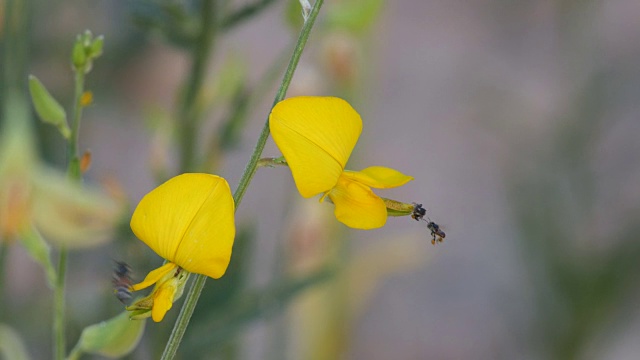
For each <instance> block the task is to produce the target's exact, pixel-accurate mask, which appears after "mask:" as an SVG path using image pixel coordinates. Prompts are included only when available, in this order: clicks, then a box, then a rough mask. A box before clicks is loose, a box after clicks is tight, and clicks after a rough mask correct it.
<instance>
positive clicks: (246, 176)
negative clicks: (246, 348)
mask: <svg viewBox="0 0 640 360" xmlns="http://www.w3.org/2000/svg"><path fill="white" fill-rule="evenodd" d="M323 2H324V0H316V2H315V4H314V5H313V9H312V10H311V13H310V14H309V17H308V19H307V21H306V22H305V24H304V26H303V27H302V30H301V31H300V36H299V37H298V42H297V43H296V47H295V49H294V50H293V54H292V56H291V60H290V61H289V66H288V67H287V70H286V71H285V74H284V77H283V79H282V83H281V85H280V88H279V89H278V93H277V94H276V97H275V99H274V101H273V105H275V104H277V103H278V102H280V101H281V100H282V99H284V96H285V95H286V93H287V89H289V85H290V84H291V79H292V78H293V73H294V72H295V69H296V67H297V66H298V62H299V61H300V56H301V55H302V51H303V50H304V47H305V45H306V44H307V39H308V38H309V34H310V32H311V29H312V28H313V24H314V22H315V20H316V17H317V16H318V13H319V12H320V8H321V7H322V3H323ZM268 138H269V120H267V121H266V122H265V125H264V127H263V128H262V132H261V133H260V137H259V138H258V142H257V143H256V146H255V148H254V150H253V154H252V155H251V159H250V160H249V163H248V164H247V166H246V167H245V169H244V173H243V174H242V178H241V179H240V182H239V184H238V188H237V189H236V191H235V193H234V194H233V200H234V201H235V203H236V211H237V209H238V206H240V202H241V201H242V198H243V197H244V193H245V192H246V190H247V187H248V186H249V184H250V183H251V179H252V178H253V175H254V174H255V172H256V168H257V164H258V160H260V156H261V155H262V150H263V149H264V146H265V144H266V142H267V139H268ZM206 280H207V277H206V276H204V275H197V276H196V277H195V280H194V281H193V284H192V285H191V288H190V289H189V293H188V294H187V297H186V299H185V301H184V305H183V306H182V309H181V310H180V314H179V315H178V319H177V320H176V323H175V325H174V326H173V331H172V332H171V336H170V337H169V340H168V341H167V345H166V347H165V349H164V352H163V354H162V358H161V359H162V360H168V359H173V357H174V356H175V355H176V352H177V351H178V346H180V342H181V341H182V337H183V336H184V333H185V331H186V330H187V326H188V325H189V320H191V316H192V315H193V311H194V309H195V307H196V304H197V303H198V298H199V297H200V293H201V292H202V288H203V287H204V284H205V282H206Z"/></svg>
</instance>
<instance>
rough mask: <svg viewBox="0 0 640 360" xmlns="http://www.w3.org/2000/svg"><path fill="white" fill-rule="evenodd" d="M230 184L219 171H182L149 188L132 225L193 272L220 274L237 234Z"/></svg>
mask: <svg viewBox="0 0 640 360" xmlns="http://www.w3.org/2000/svg"><path fill="white" fill-rule="evenodd" d="M233 213H234V203H233V198H232V197H231V191H230V190H229V184H227V182H226V181H225V180H224V179H223V178H221V177H219V176H215V175H209V174H182V175H179V176H176V177H174V178H172V179H170V180H168V181H167V182H165V183H164V184H162V185H160V186H158V187H157V188H155V189H154V190H152V191H151V192H150V193H148V194H147V195H146V196H145V197H144V198H143V199H142V200H141V201H140V203H139V204H138V207H137V208H136V210H135V211H134V213H133V217H132V218H131V229H132V230H133V232H134V233H135V234H136V236H137V237H138V238H139V239H140V240H142V241H144V242H145V243H146V244H147V245H148V246H149V247H150V248H151V249H153V251H155V252H156V253H157V254H158V255H160V256H162V257H163V258H165V259H167V260H169V261H171V262H173V263H175V264H177V265H179V266H180V267H182V268H184V269H185V270H187V271H189V272H195V273H199V274H204V275H207V276H211V277H215V278H218V277H220V276H222V274H224V271H225V270H226V268H227V265H228V264H229V259H230V257H231V248H232V246H233V238H234V236H235V225H234V218H233Z"/></svg>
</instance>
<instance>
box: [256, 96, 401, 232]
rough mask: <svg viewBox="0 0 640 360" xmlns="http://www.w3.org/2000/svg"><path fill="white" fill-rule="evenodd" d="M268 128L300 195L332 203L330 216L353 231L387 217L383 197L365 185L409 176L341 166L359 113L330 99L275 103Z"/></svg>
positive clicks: (389, 184)
mask: <svg viewBox="0 0 640 360" xmlns="http://www.w3.org/2000/svg"><path fill="white" fill-rule="evenodd" d="M269 127H270V129H271V133H272V136H273V140H274V141H275V143H276V145H278V148H280V151H282V155H283V156H284V157H285V159H286V160H287V163H288V164H289V167H290V168H291V173H292V174H293V179H294V181H295V183H296V187H297V188H298V191H299V192H300V194H301V195H302V196H303V197H305V198H309V197H312V196H315V195H318V194H323V195H322V197H321V198H320V201H322V200H324V198H325V197H326V196H329V198H330V199H331V201H332V202H333V203H334V204H335V215H336V218H337V219H338V220H339V221H341V222H342V223H344V224H345V225H347V226H349V227H352V228H356V229H374V228H378V227H381V226H383V225H384V224H385V223H386V221H387V209H386V206H385V203H384V201H383V200H382V199H381V198H380V197H378V196H377V195H376V194H374V193H373V191H371V187H374V188H378V189H386V188H393V187H398V186H402V185H404V184H406V183H407V182H409V181H411V180H413V178H412V177H411V176H407V175H404V174H402V173H400V172H399V171H397V170H394V169H390V168H386V167H382V166H372V167H368V168H366V169H364V170H361V171H349V170H345V169H344V168H345V165H346V163H347V161H348V160H349V156H350V155H351V151H352V150H353V148H354V147H355V145H356V142H357V141H358V137H359V136H360V133H361V132H362V120H361V119H360V115H358V113H357V112H356V111H355V110H354V109H353V108H352V107H351V105H349V103H347V102H346V101H344V100H342V99H339V98H335V97H311V96H301V97H294V98H290V99H286V100H284V101H281V102H280V103H278V104H277V105H276V106H275V107H274V108H273V110H272V111H271V115H270V116H269Z"/></svg>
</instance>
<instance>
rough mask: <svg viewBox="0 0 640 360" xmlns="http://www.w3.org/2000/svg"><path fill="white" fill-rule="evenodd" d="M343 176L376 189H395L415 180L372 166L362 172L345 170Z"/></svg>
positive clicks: (392, 170)
mask: <svg viewBox="0 0 640 360" xmlns="http://www.w3.org/2000/svg"><path fill="white" fill-rule="evenodd" d="M343 176H345V177H347V178H349V179H351V180H353V181H357V182H359V183H362V184H365V185H367V186H371V187H374V188H376V189H389V188H394V187H398V186H402V185H404V184H406V183H408V182H409V181H411V180H413V177H412V176H409V175H405V174H403V173H401V172H400V171H398V170H394V169H391V168H388V167H384V166H370V167H368V168H366V169H363V170H361V171H349V170H345V172H344V175H343Z"/></svg>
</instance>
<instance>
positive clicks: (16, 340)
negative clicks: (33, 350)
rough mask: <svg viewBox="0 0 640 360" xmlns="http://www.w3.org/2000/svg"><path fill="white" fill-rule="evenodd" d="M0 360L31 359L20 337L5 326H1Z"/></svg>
mask: <svg viewBox="0 0 640 360" xmlns="http://www.w3.org/2000/svg"><path fill="white" fill-rule="evenodd" d="M0 358H2V359H11V360H28V359H30V357H29V354H27V348H26V347H25V346H24V341H22V338H21V337H20V335H18V333H16V332H15V330H13V329H12V328H11V327H9V326H7V325H4V324H0Z"/></svg>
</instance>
